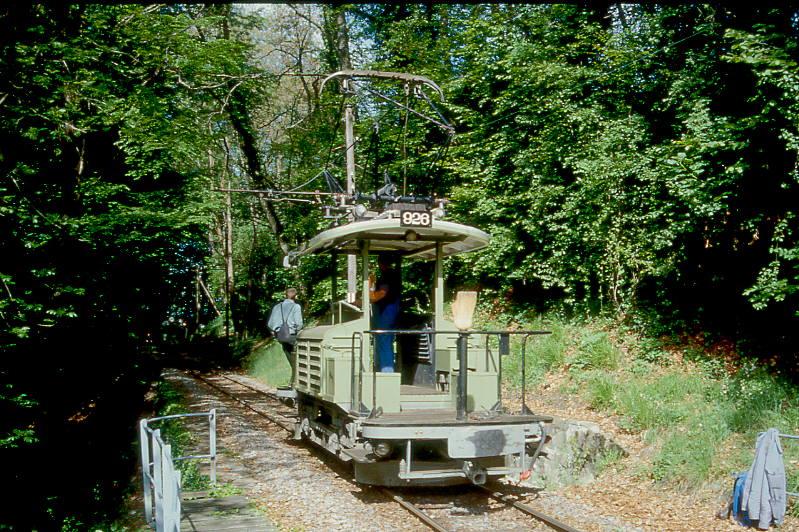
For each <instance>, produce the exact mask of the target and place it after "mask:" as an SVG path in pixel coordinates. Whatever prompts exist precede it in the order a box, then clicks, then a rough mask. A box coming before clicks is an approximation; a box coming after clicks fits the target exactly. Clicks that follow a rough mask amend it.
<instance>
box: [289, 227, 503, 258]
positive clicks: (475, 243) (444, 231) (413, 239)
mask: <svg viewBox="0 0 799 532" xmlns="http://www.w3.org/2000/svg"><path fill="white" fill-rule="evenodd" d="M364 240H368V241H369V251H370V252H371V253H376V252H380V251H395V252H399V253H401V254H402V255H404V256H406V257H409V258H414V259H435V257H436V244H437V243H438V242H442V243H443V248H442V250H443V255H444V256H445V257H446V256H449V255H456V254H458V253H465V252H467V251H474V250H476V249H480V248H483V247H485V246H487V245H488V243H489V241H490V240H491V237H490V236H489V235H488V233H485V232H483V231H481V230H479V229H477V228H475V227H470V226H468V225H463V224H459V223H455V222H445V221H443V220H436V219H434V220H433V222H432V227H405V226H400V220H399V218H382V219H379V220H364V221H358V222H352V223H349V224H346V225H341V226H338V227H333V228H332V229H328V230H327V231H323V232H321V233H319V234H318V235H316V236H315V237H313V238H312V239H311V240H310V241H309V242H308V245H307V246H306V247H305V248H304V249H300V250H299V252H298V255H300V256H302V255H308V254H311V253H324V252H328V251H338V252H340V253H346V254H350V253H359V252H360V249H359V244H358V243H359V241H364Z"/></svg>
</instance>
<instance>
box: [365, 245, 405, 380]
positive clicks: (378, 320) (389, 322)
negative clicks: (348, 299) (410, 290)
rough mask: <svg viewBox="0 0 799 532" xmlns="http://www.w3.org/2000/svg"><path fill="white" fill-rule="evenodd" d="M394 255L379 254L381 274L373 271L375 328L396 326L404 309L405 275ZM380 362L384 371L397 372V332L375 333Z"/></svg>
mask: <svg viewBox="0 0 799 532" xmlns="http://www.w3.org/2000/svg"><path fill="white" fill-rule="evenodd" d="M392 259H393V257H392V256H391V255H390V254H387V253H382V254H380V255H378V258H377V265H378V268H379V269H380V277H378V278H377V279H375V275H374V274H369V302H370V303H372V308H373V313H372V316H373V317H372V324H373V325H372V326H373V327H374V328H375V329H396V328H397V318H398V316H399V310H400V295H401V294H400V290H401V282H402V281H401V278H400V272H399V269H398V268H396V267H395V266H394V265H393V264H392V262H393V260H392ZM375 336H376V339H375V346H376V351H377V361H378V364H379V365H380V371H381V372H383V373H387V372H388V373H390V372H393V371H394V335H393V334H378V335H375Z"/></svg>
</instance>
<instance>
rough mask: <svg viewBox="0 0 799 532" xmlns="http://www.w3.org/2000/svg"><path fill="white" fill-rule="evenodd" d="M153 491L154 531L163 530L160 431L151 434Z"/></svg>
mask: <svg viewBox="0 0 799 532" xmlns="http://www.w3.org/2000/svg"><path fill="white" fill-rule="evenodd" d="M152 441H153V491H154V492H155V529H156V530H158V531H161V530H163V529H164V482H163V469H162V467H163V466H162V464H161V459H162V458H163V449H162V448H161V429H156V430H155V431H154V432H153V440H152Z"/></svg>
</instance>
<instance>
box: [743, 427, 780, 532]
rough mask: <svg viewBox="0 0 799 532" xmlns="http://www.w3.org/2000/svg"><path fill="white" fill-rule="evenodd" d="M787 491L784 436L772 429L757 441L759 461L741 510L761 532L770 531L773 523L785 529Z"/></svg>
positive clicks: (752, 470) (751, 472)
mask: <svg viewBox="0 0 799 532" xmlns="http://www.w3.org/2000/svg"><path fill="white" fill-rule="evenodd" d="M786 490H787V486H786V480H785V465H784V464H783V463H782V447H781V446H780V434H779V431H778V430H777V429H769V430H767V431H766V432H764V433H762V434H760V435H759V436H758V437H757V445H756V447H755V460H754V461H753V462H752V467H750V468H749V473H748V474H747V476H746V482H745V483H744V489H743V500H742V504H741V507H742V508H743V509H744V510H747V511H748V514H749V519H751V520H752V521H753V522H754V521H757V527H758V528H759V529H761V530H766V529H768V528H769V527H770V526H771V523H772V521H773V522H774V524H776V525H781V524H782V522H783V520H784V519H785V503H786V497H787V494H786V493H785V492H786Z"/></svg>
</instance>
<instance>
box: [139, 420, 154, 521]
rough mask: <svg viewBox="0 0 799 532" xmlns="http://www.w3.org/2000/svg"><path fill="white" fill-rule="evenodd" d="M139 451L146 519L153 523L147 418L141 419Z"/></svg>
mask: <svg viewBox="0 0 799 532" xmlns="http://www.w3.org/2000/svg"><path fill="white" fill-rule="evenodd" d="M139 452H140V453H141V483H142V491H143V496H144V519H145V521H147V524H148V525H150V526H152V524H153V487H152V485H151V484H150V481H151V478H152V469H151V468H150V467H151V464H150V437H149V434H148V433H147V420H146V419H142V420H141V421H139Z"/></svg>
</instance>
